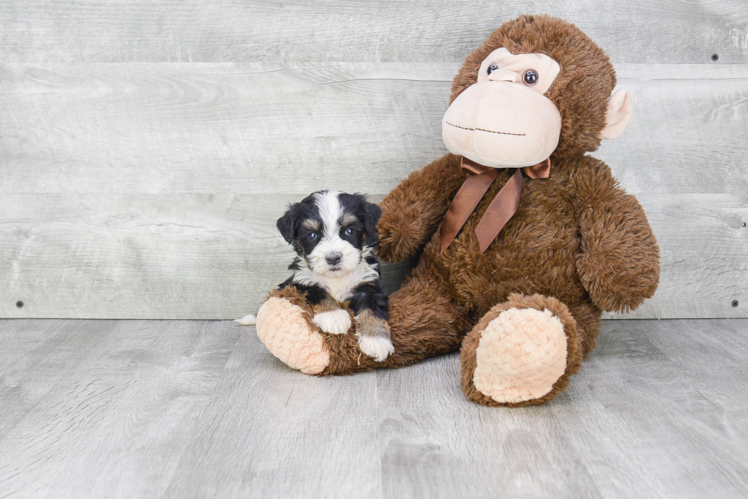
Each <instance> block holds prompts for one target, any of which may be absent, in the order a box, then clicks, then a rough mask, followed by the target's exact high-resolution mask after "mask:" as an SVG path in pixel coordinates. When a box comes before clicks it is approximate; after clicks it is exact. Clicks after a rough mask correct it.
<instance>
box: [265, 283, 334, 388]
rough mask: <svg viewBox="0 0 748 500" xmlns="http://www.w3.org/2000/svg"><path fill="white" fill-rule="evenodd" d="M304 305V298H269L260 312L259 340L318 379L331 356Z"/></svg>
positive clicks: (277, 354) (291, 364) (279, 356)
mask: <svg viewBox="0 0 748 500" xmlns="http://www.w3.org/2000/svg"><path fill="white" fill-rule="evenodd" d="M284 295H288V294H284ZM301 301H303V297H293V296H271V297H270V298H268V300H267V301H266V302H265V303H264V304H262V307H260V310H259V311H258V312H257V336H258V337H259V338H260V340H261V341H262V343H263V344H265V347H267V348H268V351H270V352H271V353H273V355H274V356H275V357H276V358H278V359H280V360H281V361H282V362H284V363H285V364H286V365H288V366H290V367H291V368H293V369H295V370H299V371H300V372H302V373H306V374H309V375H318V374H320V373H322V372H323V371H324V369H325V368H327V365H328V364H329V363H330V354H329V353H328V351H327V349H326V348H325V345H324V341H323V338H322V335H321V334H320V333H319V330H317V329H316V328H315V327H314V326H313V325H312V324H310V322H309V319H308V318H309V313H308V312H307V311H305V310H304V309H303V308H302V306H303V305H304V304H303V302H301ZM294 302H296V303H294Z"/></svg>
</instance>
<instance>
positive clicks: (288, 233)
mask: <svg viewBox="0 0 748 500" xmlns="http://www.w3.org/2000/svg"><path fill="white" fill-rule="evenodd" d="M293 212H294V207H289V208H288V212H286V214H285V215H284V216H283V217H281V218H280V219H278V222H276V223H275V226H276V227H277V228H278V231H280V234H281V235H282V236H283V239H284V240H286V242H287V243H291V242H292V241H293V237H294V232H295V227H294V226H295V224H294V219H295V217H294V214H293Z"/></svg>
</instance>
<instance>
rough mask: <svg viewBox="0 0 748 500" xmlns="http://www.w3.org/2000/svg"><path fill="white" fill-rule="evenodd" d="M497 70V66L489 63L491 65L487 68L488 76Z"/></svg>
mask: <svg viewBox="0 0 748 500" xmlns="http://www.w3.org/2000/svg"><path fill="white" fill-rule="evenodd" d="M497 69H499V65H498V64H496V63H491V65H490V66H489V67H488V74H489V75H490V74H491V73H493V72H494V71H496V70H497Z"/></svg>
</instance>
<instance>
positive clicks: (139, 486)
mask: <svg viewBox="0 0 748 500" xmlns="http://www.w3.org/2000/svg"><path fill="white" fill-rule="evenodd" d="M0 341H1V342H2V348H1V349H0V496H3V497H6V496H21V497H28V496H34V497H48V496H63V497H73V496H74V497H89V496H102V497H121V496H135V497H162V496H166V497H192V496H209V497H213V496H228V497H241V496H270V497H284V496H290V497H297V496H311V497H318V496H324V497H343V496H351V497H366V496H374V497H381V496H384V497H400V496H404V497H410V496H415V497H423V496H433V497H452V496H457V497H466V496H470V497H486V496H502V497H503V496H517V497H537V496H551V497H569V496H570V497H577V496H581V497H594V496H605V497H630V496H636V497H640V496H642V497H652V496H667V497H672V496H677V497H682V496H685V497H691V496H698V497H702V496H704V497H724V496H728V497H732V496H746V495H748V411H747V410H748V384H746V380H747V379H748V363H747V362H746V361H747V360H748V320H739V319H733V320H670V321H655V320H629V321H607V322H604V324H603V332H602V335H601V340H600V343H599V347H598V349H597V350H596V351H595V352H594V353H593V355H592V356H591V357H590V359H589V360H588V361H587V363H586V364H585V366H584V367H583V369H582V371H581V372H580V373H579V374H578V375H576V376H575V377H574V378H573V383H572V385H571V388H570V389H569V390H568V391H567V392H566V393H565V394H563V395H562V396H560V397H559V398H557V399H556V400H555V401H554V402H552V403H551V404H549V405H547V406H543V407H532V408H524V409H513V410H512V409H503V408H499V409H497V408H485V407H480V406H476V405H474V404H472V403H469V402H468V401H466V400H465V398H464V397H463V395H462V392H461V390H460V387H459V384H458V376H459V359H458V357H457V356H456V355H450V356H445V357H441V358H436V359H432V360H429V361H427V362H424V363H421V364H419V365H416V366H412V367H409V368H405V369H401V370H396V371H378V372H372V373H367V374H362V375H355V376H352V377H342V378H326V379H320V378H313V377H308V376H305V375H302V374H299V373H297V372H294V371H292V370H290V369H287V368H286V367H284V366H283V365H282V364H281V363H280V362H278V361H276V360H275V359H274V358H273V357H272V356H271V355H270V354H269V353H268V352H267V351H266V350H265V349H264V348H263V346H262V345H261V344H260V342H259V341H258V340H257V338H256V335H255V332H254V329H252V328H242V327H239V326H236V325H235V324H233V323H231V322H211V321H140V320H138V321H82V320H5V321H0Z"/></svg>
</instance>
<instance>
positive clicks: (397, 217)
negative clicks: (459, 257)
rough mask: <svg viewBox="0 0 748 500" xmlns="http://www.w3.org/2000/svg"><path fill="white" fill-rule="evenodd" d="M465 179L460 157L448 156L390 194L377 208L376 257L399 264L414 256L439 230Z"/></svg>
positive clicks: (411, 175)
mask: <svg viewBox="0 0 748 500" xmlns="http://www.w3.org/2000/svg"><path fill="white" fill-rule="evenodd" d="M466 178H467V174H466V173H464V172H463V171H462V170H461V169H460V157H459V156H455V155H452V154H447V155H446V156H443V157H442V158H440V159H438V160H436V161H434V162H432V163H430V164H428V165H427V166H425V167H424V168H422V169H421V170H418V171H416V172H413V173H412V174H410V175H409V176H408V177H407V178H405V180H403V181H402V182H401V183H400V184H399V185H398V186H397V187H396V188H395V189H393V190H392V191H390V193H389V194H388V195H387V196H385V198H384V200H382V203H380V204H379V206H380V207H381V208H382V217H381V218H380V219H379V223H378V224H377V233H378V234H379V252H378V255H379V257H380V258H381V259H382V260H384V261H387V262H401V261H403V260H405V259H407V258H408V257H412V256H413V255H415V254H416V252H418V250H419V249H420V248H421V247H422V246H423V245H425V244H426V243H427V242H428V241H429V239H431V236H433V234H434V232H435V231H436V230H437V228H438V227H439V224H440V223H441V221H442V219H443V218H444V214H446V213H447V209H449V205H450V203H451V202H452V198H453V197H454V195H455V193H457V190H458V189H460V186H461V185H462V183H463V181H464V180H465V179H466Z"/></svg>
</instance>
